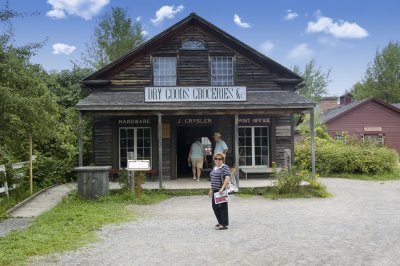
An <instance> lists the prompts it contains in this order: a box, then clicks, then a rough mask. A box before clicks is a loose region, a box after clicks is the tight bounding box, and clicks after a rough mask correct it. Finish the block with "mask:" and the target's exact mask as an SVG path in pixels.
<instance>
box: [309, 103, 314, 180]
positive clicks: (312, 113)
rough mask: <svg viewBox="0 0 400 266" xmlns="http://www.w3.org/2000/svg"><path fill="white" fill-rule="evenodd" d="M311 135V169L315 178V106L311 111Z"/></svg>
mask: <svg viewBox="0 0 400 266" xmlns="http://www.w3.org/2000/svg"><path fill="white" fill-rule="evenodd" d="M310 137H311V169H312V176H313V178H315V141H314V108H313V109H311V112H310Z"/></svg>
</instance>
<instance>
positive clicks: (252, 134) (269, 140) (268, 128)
mask: <svg viewBox="0 0 400 266" xmlns="http://www.w3.org/2000/svg"><path fill="white" fill-rule="evenodd" d="M238 128H239V131H238V133H239V136H238V138H239V139H240V129H241V128H244V129H248V128H250V129H251V165H250V164H246V157H248V156H241V155H240V148H242V147H244V148H246V147H249V146H241V145H240V144H239V143H238V149H239V165H240V166H249V167H258V166H267V167H269V166H270V146H271V138H270V132H269V130H270V126H239V127H238ZM256 128H265V129H266V136H261V137H266V138H267V142H266V144H267V145H266V146H262V145H260V146H257V147H260V148H261V149H262V148H263V147H265V148H266V151H267V153H266V154H265V156H266V160H265V162H266V164H263V162H262V156H263V154H260V155H261V164H256V154H255V153H256V152H255V150H256V141H255V138H256V136H255V129H256ZM241 158H245V164H240V159H241Z"/></svg>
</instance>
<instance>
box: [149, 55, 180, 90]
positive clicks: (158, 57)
mask: <svg viewBox="0 0 400 266" xmlns="http://www.w3.org/2000/svg"><path fill="white" fill-rule="evenodd" d="M160 58H163V59H166V58H169V59H173V60H174V62H175V76H166V75H164V76H156V75H155V73H154V71H155V67H154V65H155V61H156V59H160ZM177 64H178V62H177V59H176V57H175V56H154V57H153V59H152V69H153V85H154V86H166V87H168V86H171V87H173V86H176V84H177ZM156 77H174V78H175V83H174V84H167V85H166V84H162V83H160V84H156Z"/></svg>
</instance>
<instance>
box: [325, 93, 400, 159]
mask: <svg viewBox="0 0 400 266" xmlns="http://www.w3.org/2000/svg"><path fill="white" fill-rule="evenodd" d="M347 97H349V95H347ZM340 102H341V105H340V107H338V108H335V109H330V110H327V111H326V112H325V113H323V114H322V115H321V121H322V122H324V123H325V125H326V126H327V129H328V133H329V135H331V136H332V137H333V138H335V139H338V140H341V139H344V138H345V137H346V136H355V137H356V138H359V139H361V140H364V141H365V140H369V141H374V142H380V143H382V144H384V145H386V146H387V147H389V148H392V149H394V150H396V151H397V153H398V154H400V134H399V133H400V109H398V108H397V107H396V106H394V105H391V104H387V103H385V102H383V101H381V100H379V99H376V98H373V97H371V98H368V99H364V100H361V101H352V100H351V99H346V100H345V101H340Z"/></svg>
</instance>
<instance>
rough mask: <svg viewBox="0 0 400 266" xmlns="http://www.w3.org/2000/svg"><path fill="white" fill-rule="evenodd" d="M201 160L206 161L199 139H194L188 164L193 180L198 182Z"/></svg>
mask: <svg viewBox="0 0 400 266" xmlns="http://www.w3.org/2000/svg"><path fill="white" fill-rule="evenodd" d="M203 159H204V160H205V159H206V152H205V150H204V146H203V144H201V142H200V138H196V139H195V141H194V142H193V144H192V145H191V146H190V151H189V157H188V162H189V164H191V165H192V173H193V180H196V181H200V176H201V169H202V168H203Z"/></svg>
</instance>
